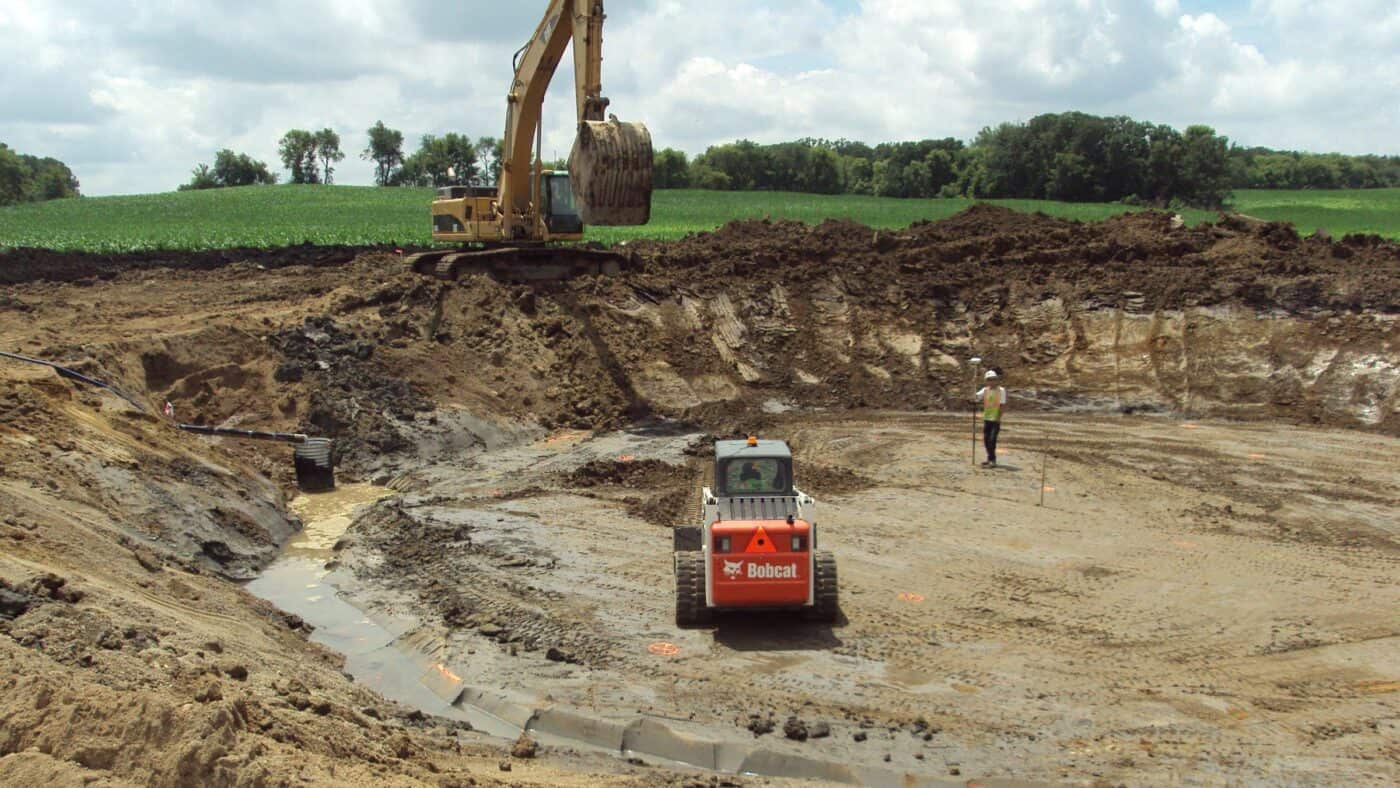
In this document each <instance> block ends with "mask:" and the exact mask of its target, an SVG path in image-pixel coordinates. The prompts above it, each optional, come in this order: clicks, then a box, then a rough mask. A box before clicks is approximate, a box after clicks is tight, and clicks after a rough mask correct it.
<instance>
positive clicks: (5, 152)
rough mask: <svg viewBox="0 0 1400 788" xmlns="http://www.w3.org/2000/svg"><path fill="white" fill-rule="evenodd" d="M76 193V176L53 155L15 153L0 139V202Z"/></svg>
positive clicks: (36, 199) (67, 195)
mask: <svg viewBox="0 0 1400 788" xmlns="http://www.w3.org/2000/svg"><path fill="white" fill-rule="evenodd" d="M77 196H78V179H77V178H75V177H73V171H72V170H70V169H68V165H66V164H64V163H63V162H61V161H59V160H58V159H54V158H49V157H45V158H39V157H37V156H30V155H28V154H24V153H16V152H15V151H13V150H11V149H10V146H8V145H6V144H5V143H3V142H0V205H14V204H15V203H21V202H42V201H44V200H57V199H59V198H62V197H77Z"/></svg>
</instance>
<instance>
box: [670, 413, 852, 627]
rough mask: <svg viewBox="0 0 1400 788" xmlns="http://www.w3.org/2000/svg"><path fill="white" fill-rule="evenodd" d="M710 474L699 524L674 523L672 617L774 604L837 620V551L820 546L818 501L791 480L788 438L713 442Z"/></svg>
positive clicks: (692, 620) (697, 621) (693, 621)
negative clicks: (711, 483)
mask: <svg viewBox="0 0 1400 788" xmlns="http://www.w3.org/2000/svg"><path fill="white" fill-rule="evenodd" d="M714 479H715V486H714V488H713V489H712V488H709V487H706V488H704V489H703V490H702V491H701V493H700V495H701V501H702V504H703V507H702V511H703V515H702V520H701V523H700V525H699V526H698V527H696V526H682V527H679V528H677V529H675V573H676V623H677V624H678V625H680V626H700V625H703V624H705V623H708V621H709V620H710V618H711V616H712V615H713V614H714V613H715V612H718V611H725V610H774V609H778V610H792V611H794V612H798V613H801V614H802V615H803V617H804V618H807V619H809V620H815V621H834V620H835V619H836V612H837V590H836V557H835V556H834V555H832V554H831V553H830V552H828V551H824V550H818V549H817V523H816V521H815V520H814V515H813V510H814V508H815V506H816V501H814V500H812V498H811V497H810V496H808V495H807V494H806V493H803V492H802V491H801V490H799V489H797V488H796V487H794V486H793V475H792V451H791V450H790V449H789V448H788V445H787V444H786V443H784V442H783V441H776V440H758V439H757V438H749V439H748V440H746V441H745V440H730V441H716V442H715V474H714Z"/></svg>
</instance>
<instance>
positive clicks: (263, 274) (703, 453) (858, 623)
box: [0, 208, 1400, 785]
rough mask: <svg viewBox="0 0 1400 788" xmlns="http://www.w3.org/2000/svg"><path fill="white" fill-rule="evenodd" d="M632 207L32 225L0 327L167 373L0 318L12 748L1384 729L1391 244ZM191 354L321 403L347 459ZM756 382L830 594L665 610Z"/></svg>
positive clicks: (1021, 772) (30, 776)
mask: <svg viewBox="0 0 1400 788" xmlns="http://www.w3.org/2000/svg"><path fill="white" fill-rule="evenodd" d="M632 251H633V253H634V255H635V258H636V262H635V266H634V267H633V268H632V270H630V271H629V272H627V273H625V274H623V275H621V276H618V277H613V278H607V279H582V280H575V281H573V282H570V283H566V284H559V285H552V286H543V287H539V288H534V289H531V288H526V287H523V286H516V285H506V284H501V283H497V282H494V281H491V280H488V279H484V278H479V277H478V278H472V279H469V280H464V281H462V282H458V283H455V284H447V283H440V282H436V281H432V280H428V279H422V278H419V277H416V276H414V275H412V274H409V273H406V272H404V271H403V270H402V266H401V262H402V261H401V260H400V259H399V258H397V257H395V256H392V255H387V254H383V253H368V254H364V255H361V256H360V257H358V258H356V259H355V260H354V261H352V262H348V263H343V264H338V263H337V262H336V261H334V260H330V259H329V258H327V259H317V260H315V261H313V262H315V263H316V264H315V265H306V266H300V265H294V264H293V265H287V263H288V262H294V260H291V259H288V258H286V255H285V254H284V255H282V256H280V257H273V258H269V260H270V261H271V262H270V263H269V264H268V265H266V266H263V267H259V266H258V265H254V264H253V263H256V262H257V256H256V255H249V260H250V262H248V263H242V262H240V263H235V264H232V265H223V266H222V267H220V266H219V262H218V261H211V260H208V259H205V258H197V259H196V258H192V259H191V261H189V268H190V269H191V270H184V262H183V261H181V260H179V259H168V260H167V259H162V260H161V261H160V262H161V263H166V264H169V265H170V266H172V267H170V268H150V267H149V266H147V265H144V264H142V263H141V261H132V260H121V261H116V262H115V263H114V262H111V261H105V260H102V259H82V260H78V261H76V262H75V263H74V266H73V267H72V270H74V271H78V272H80V273H81V274H83V275H96V277H97V278H95V279H93V278H89V279H77V278H76V275H75V276H66V275H60V272H61V271H63V270H65V269H64V266H63V265H62V263H63V261H62V260H54V259H50V258H47V257H46V258H44V259H43V261H42V262H43V265H42V266H38V267H35V268H33V270H30V271H28V272H27V273H26V270H27V269H25V268H24V263H25V260H26V259H27V258H23V257H22V256H21V257H12V258H11V261H10V264H9V266H10V267H8V268H6V276H5V281H7V282H13V284H9V285H6V287H5V290H4V299H3V301H0V306H3V311H0V349H4V350H7V351H13V352H20V353H25V354H28V355H31V356H37V357H42V358H45V359H49V360H51V361H55V362H59V363H62V364H65V365H67V366H69V367H72V368H75V369H77V370H79V371H81V372H83V373H84V374H87V375H90V376H93V377H96V378H99V379H102V380H105V381H109V382H111V383H113V384H115V385H116V386H118V387H119V388H120V389H122V390H123V391H125V392H128V393H130V394H133V395H134V396H135V397H136V398H137V399H138V401H140V402H142V403H145V404H146V405H147V407H146V408H145V409H146V411H147V413H144V414H143V413H138V412H136V411H135V410H134V409H132V408H131V407H130V406H128V405H127V404H126V403H124V402H122V401H121V400H120V399H117V398H115V397H113V396H111V395H110V394H107V393H104V392H100V391H97V390H93V389H90V388H85V387H83V386H81V385H79V384H76V383H73V382H70V381H67V380H64V379H62V378H59V377H57V376H55V375H54V374H53V372H52V371H50V370H48V369H46V368H41V367H34V366H30V365H26V364H22V363H18V362H12V361H0V375H3V376H4V377H3V379H4V386H3V388H0V405H3V408H0V470H2V471H3V480H0V513H3V514H0V545H2V546H3V548H4V549H3V552H0V583H2V584H0V662H3V663H4V665H5V670H4V672H3V678H0V697H3V700H0V781H3V782H34V781H38V780H58V781H61V782H62V781H68V782H77V781H99V782H100V781H103V780H107V781H110V782H111V783H112V784H118V783H121V782H124V781H129V782H137V783H155V784H172V785H173V784H180V783H182V782H189V781H191V780H199V781H205V782H210V783H221V784H222V783H227V784H240V783H249V784H251V783H255V782H257V781H259V780H262V781H265V782H279V781H284V780H295V779H302V780H307V781H311V782H322V783H332V782H339V783H345V782H357V783H364V782H400V783H430V784H442V785H452V784H466V783H467V782H468V781H476V782H478V783H489V782H495V781H498V780H504V781H513V782H524V783H535V784H593V783H596V782H600V781H606V782H629V781H630V782H635V783H638V784H655V783H658V782H661V783H674V784H684V783H687V782H692V781H696V780H699V781H701V782H712V781H715V780H721V779H722V780H735V781H743V779H745V778H743V777H741V776H740V775H743V774H745V773H749V774H755V775H769V776H772V777H774V778H776V779H779V780H781V779H782V778H785V777H786V778H793V779H810V778H826V779H832V780H838V781H863V782H868V783H873V784H907V783H909V782H914V783H916V784H917V783H928V784H940V783H944V782H948V783H951V784H962V783H964V782H966V781H967V780H969V779H976V780H977V781H978V782H980V783H982V784H996V782H997V781H999V780H1001V781H1038V782H1049V783H1057V782H1064V781H1071V782H1077V783H1095V782H1099V781H1103V782H1107V783H1110V784H1112V783H1118V782H1169V781H1183V780H1194V781H1204V782H1239V781H1245V782H1250V781H1260V782H1266V781H1279V780H1282V781H1286V782H1324V781H1325V782H1358V783H1364V782H1372V783H1389V782H1393V781H1394V780H1395V779H1396V778H1397V776H1400V750H1397V749H1396V746H1395V744H1394V742H1395V741H1396V740H1397V738H1398V737H1397V735H1396V734H1397V730H1396V729H1397V726H1400V700H1397V698H1400V695H1397V693H1400V664H1397V660H1396V655H1397V654H1400V649H1397V648H1396V646H1397V644H1398V643H1397V638H1400V614H1397V613H1396V611H1397V610H1400V605H1397V603H1398V602H1400V580H1397V578H1398V577H1400V573H1397V567H1398V566H1400V549H1397V533H1396V524H1395V523H1396V519H1395V514H1394V513H1395V511H1396V510H1397V503H1400V471H1397V470H1396V469H1397V468H1400V442H1397V439H1396V435H1397V433H1400V364H1397V358H1400V353H1397V340H1400V331H1397V327H1396V315H1397V313H1396V311H1395V304H1396V303H1397V302H1400V284H1397V283H1400V251H1397V248H1396V247H1395V246H1393V245H1389V244H1384V243H1381V242H1379V241H1377V240H1376V239H1373V238H1365V237H1351V238H1347V239H1343V240H1342V241H1338V242H1334V241H1330V240H1325V239H1299V238H1297V236H1296V235H1293V234H1292V233H1291V231H1290V230H1288V229H1287V228H1282V227H1279V226H1276V225H1259V226H1256V225H1250V224H1245V223H1242V222H1240V221H1237V220H1230V221H1225V222H1222V223H1221V224H1218V225H1214V226H1205V227H1200V228H1185V229H1172V228H1171V227H1170V223H1169V219H1168V217H1164V216H1160V215H1151V214H1149V215H1141V216H1135V217H1127V218H1122V219H1117V220H1111V221H1109V222H1106V223H1101V224H1096V225H1084V224H1076V223H1069V222H1063V221H1058V220H1053V219H1048V218H1045V217H1037V216H1019V215H1015V214H1009V213H1006V212H1003V211H999V210H996V209H986V208H978V209H973V210H971V211H969V212H966V213H964V214H962V215H960V216H958V217H954V218H953V219H950V220H948V221H945V222H940V223H936V224H926V225H916V226H914V227H911V228H909V229H908V230H907V231H905V232H902V233H886V232H880V233H876V232H874V231H871V230H869V229H867V228H861V227H858V226H855V225H851V224H845V223H839V222H830V223H827V224H824V225H822V226H820V227H816V228H807V227H804V226H801V225H790V224H784V223H776V224H770V223H763V222H760V223H746V224H741V225H734V226H730V227H727V228H724V229H722V230H721V231H719V232H717V233H713V234H706V235H701V236H696V237H693V238H690V239H686V240H684V241H680V242H677V243H674V244H664V245H662V244H636V245H634V246H633V247H632ZM167 257H168V256H167ZM4 265H7V264H6V262H5V260H4V258H0V266H4ZM104 266H105V267H104ZM109 268H110V270H108V269H109ZM206 269H207V270H206ZM265 269H271V270H265ZM70 279H72V280H74V281H65V280H70ZM972 354H978V355H980V356H982V357H983V358H985V359H986V360H987V363H988V365H992V366H997V367H1000V368H1001V369H1002V370H1003V372H1004V373H1005V375H1006V379H1007V385H1008V387H1009V389H1010V390H1011V394H1012V401H1011V404H1010V406H1009V408H1008V421H1007V423H1006V428H1005V431H1004V432H1003V454H1004V456H1003V467H1002V468H999V469H997V470H995V471H987V470H983V469H981V468H978V467H975V466H974V464H973V462H972V451H973V446H972V443H971V440H970V430H971V424H970V421H969V419H968V413H967V410H966V406H965V404H964V402H965V400H966V397H967V392H968V390H969V387H970V386H971V384H972V377H973V370H972V369H971V368H969V367H968V366H967V364H966V363H965V361H964V360H965V359H966V358H967V357H968V356H970V355H972ZM166 402H169V403H170V405H171V407H172V408H173V409H174V411H175V413H176V416H177V418H178V419H179V420H181V421H187V422H194V423H204V424H217V425H221V426H235V427H242V428H250V429H269V430H295V431H305V432H309V433H313V434H318V435H328V436H330V437H333V438H334V439H335V440H336V445H337V447H338V453H339V455H340V456H339V459H340V471H339V475H340V478H341V482H342V487H341V489H340V490H338V491H337V492H335V493H331V494H328V495H324V496H311V497H306V496H294V495H292V494H291V488H292V480H291V461H290V450H289V449H286V448H285V447H277V446H270V445H267V444H246V443H239V442H236V441H231V440H217V439H207V438H196V437H193V436H190V435H188V434H185V433H181V432H179V431H177V430H175V429H174V427H173V426H172V424H171V423H170V420H169V419H167V418H165V417H163V416H157V415H154V414H158V413H160V412H161V410H162V408H163V407H164V405H165V403H166ZM949 411H951V412H949ZM749 431H757V432H760V433H761V434H763V435H764V436H767V437H780V438H784V439H787V440H789V441H790V442H791V443H792V445H793V447H794V450H795V453H796V457H797V461H798V481H799V485H800V486H803V487H804V488H805V489H807V490H808V491H809V492H811V493H813V494H814V495H815V496H816V497H817V498H818V499H819V500H820V502H821V503H820V509H819V511H820V516H819V522H820V527H821V529H822V534H823V536H822V539H823V542H824V546H825V547H828V548H830V549H833V550H835V551H836V552H837V554H838V557H839V561H840V567H841V583H842V612H843V614H842V616H841V618H840V620H839V621H838V622H837V624H836V625H834V626H814V625H811V624H804V623H801V622H797V621H793V620H791V619H789V618H787V617H784V616H778V615H762V616H750V617H743V616H737V617H736V616H728V617H723V618H721V619H720V620H719V621H718V623H717V625H716V626H714V627H712V628H707V629H699V630H678V629H677V628H676V627H675V626H674V624H673V622H672V616H671V606H672V596H671V593H672V592H671V580H670V572H671V564H670V546H671V534H670V527H671V526H673V525H675V524H678V523H685V522H691V521H692V518H693V517H694V514H695V510H696V508H697V506H696V503H697V495H698V487H699V485H700V484H701V482H702V480H703V478H704V468H705V464H706V463H707V461H708V456H707V449H708V445H709V442H710V441H711V440H713V438H714V437H716V436H724V437H728V436H731V435H736V434H744V433H746V432H749ZM1042 473H1044V478H1045V479H1046V481H1045V483H1044V484H1043V485H1042V481H1041V479H1042ZM1042 493H1043V494H1044V506H1040V505H1038V504H1039V502H1040V499H1041V495H1042ZM274 559H275V560H274ZM254 577H256V579H253V580H252V581H251V583H248V582H247V581H248V580H249V579H250V578H254ZM245 583H246V585H245ZM259 597H263V598H265V599H267V600H272V602H271V603H269V602H267V601H263V599H259ZM347 675H348V676H352V677H353V678H354V680H353V681H351V680H350V679H349V678H347ZM522 730H528V731H530V732H531V734H532V735H533V736H534V737H535V738H536V739H537V740H538V741H540V742H541V743H542V744H543V745H544V747H543V750H542V752H541V755H540V757H538V758H528V757H515V756H511V755H509V754H508V752H507V750H508V749H510V748H509V743H510V742H509V741H508V738H509V737H513V736H515V735H518V734H519V732H520V731H522ZM499 737H507V739H501V738H499ZM503 742H504V743H503ZM528 750H529V748H528V747H524V748H521V749H519V750H518V751H519V752H520V753H521V754H522V756H523V755H524V754H527V751H528ZM507 767H508V768H510V769H511V771H510V773H509V774H506V773H503V772H502V769H503V768H507ZM696 767H702V768H699V769H697V768H696ZM705 770H713V771H710V772H708V773H707V771H705ZM716 772H717V773H718V774H719V775H721V776H720V777H712V775H714V774H715V773H716ZM989 781H990V782H989Z"/></svg>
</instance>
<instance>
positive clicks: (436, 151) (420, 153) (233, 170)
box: [180, 121, 501, 191]
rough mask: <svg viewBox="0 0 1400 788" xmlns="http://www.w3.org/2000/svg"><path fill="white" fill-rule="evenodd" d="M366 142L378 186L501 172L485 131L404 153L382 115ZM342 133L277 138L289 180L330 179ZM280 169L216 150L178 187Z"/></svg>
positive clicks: (302, 132) (263, 176)
mask: <svg viewBox="0 0 1400 788" xmlns="http://www.w3.org/2000/svg"><path fill="white" fill-rule="evenodd" d="M365 136H366V139H367V143H366V145H365V149H364V150H363V151H362V152H361V153H360V158H362V159H364V160H365V161H370V162H373V163H374V182H375V184H376V185H378V186H449V185H453V184H460V183H465V184H477V185H489V184H495V182H496V179H497V177H499V176H500V173H501V140H499V139H497V138H495V137H481V138H479V139H477V140H476V141H472V139H471V138H470V137H469V136H467V135H465V134H458V133H455V132H449V133H447V134H444V135H442V136H437V135H433V134H425V135H424V136H423V137H421V138H420V139H419V141H418V149H417V150H416V151H414V152H413V153H410V154H408V155H405V154H404V136H403V132H401V131H399V130H397V129H391V128H389V127H387V126H385V125H384V121H378V122H376V123H375V124H374V125H373V126H371V127H370V128H369V129H368V130H366V132H365ZM340 142H341V141H340V135H339V134H338V133H337V132H336V131H335V130H334V129H330V128H324V129H321V130H320V131H308V130H306V129H291V130H290V131H288V132H287V133H286V134H283V135H282V139H281V140H279V141H278V143H277V154H278V157H279V158H280V159H281V161H282V168H283V169H284V170H286V171H287V176H288V177H287V182H288V183H298V184H331V183H334V182H335V165H336V164H338V163H339V162H342V161H344V160H345V153H344V151H342V150H341V147H340ZM277 180H278V176H277V173H274V172H272V171H271V170H270V169H269V168H268V166H267V164H266V163H264V162H261V161H257V160H255V159H253V158H252V157H251V156H249V155H248V154H246V153H235V152H233V151H232V150H228V149H224V150H221V151H219V152H218V153H217V154H215V156H214V164H213V165H212V166H211V165H208V164H204V163H200V164H198V165H196V166H195V168H194V170H193V171H192V172H191V176H190V181H189V182H188V183H185V184H183V185H181V186H180V191H188V190H192V189H219V188H224V187H228V186H258V185H270V184H275V183H277Z"/></svg>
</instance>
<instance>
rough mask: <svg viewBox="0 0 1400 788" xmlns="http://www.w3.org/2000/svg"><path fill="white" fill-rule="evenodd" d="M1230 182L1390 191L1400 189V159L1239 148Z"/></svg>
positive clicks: (1263, 186)
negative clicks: (1387, 189) (1385, 189)
mask: <svg viewBox="0 0 1400 788" xmlns="http://www.w3.org/2000/svg"><path fill="white" fill-rule="evenodd" d="M1230 180H1231V182H1232V183H1233V184H1234V186H1235V187H1237V188H1243V189H1377V188H1391V187H1396V186H1400V156H1343V155H1341V154H1339V153H1298V152H1296V151H1276V150H1269V149H1268V148H1236V149H1234V150H1233V151H1231V157H1230Z"/></svg>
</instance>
